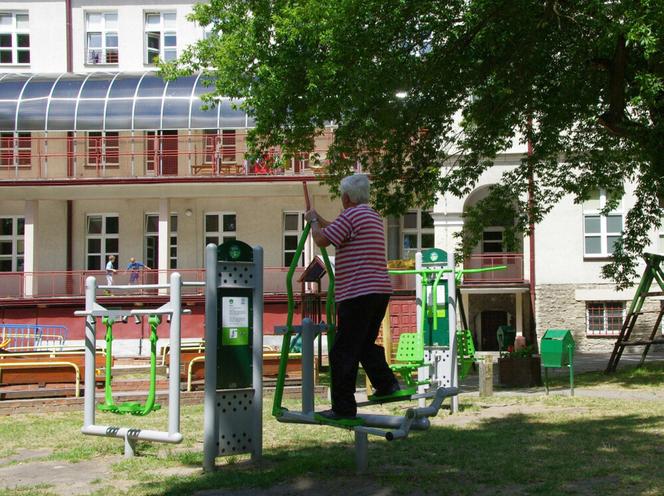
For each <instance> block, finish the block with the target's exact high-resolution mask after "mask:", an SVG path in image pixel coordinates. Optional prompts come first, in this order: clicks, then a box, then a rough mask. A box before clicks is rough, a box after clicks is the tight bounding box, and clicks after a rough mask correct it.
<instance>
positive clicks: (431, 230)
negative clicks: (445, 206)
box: [399, 208, 436, 259]
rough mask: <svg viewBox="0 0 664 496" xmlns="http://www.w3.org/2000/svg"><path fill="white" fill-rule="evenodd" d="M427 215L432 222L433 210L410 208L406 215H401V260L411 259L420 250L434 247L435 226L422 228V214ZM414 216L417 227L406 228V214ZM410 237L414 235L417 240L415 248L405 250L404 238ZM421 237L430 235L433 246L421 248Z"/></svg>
mask: <svg viewBox="0 0 664 496" xmlns="http://www.w3.org/2000/svg"><path fill="white" fill-rule="evenodd" d="M423 212H425V213H428V214H429V216H430V217H431V220H432V222H433V210H422V209H421V208H417V209H415V208H411V209H409V210H408V211H407V212H406V214H404V215H402V216H400V217H399V250H400V253H401V258H403V259H406V258H411V257H414V256H415V253H417V252H418V251H419V250H422V249H429V248H433V247H435V244H436V238H435V226H433V225H432V227H426V228H423V227H422V213H423ZM412 213H415V214H416V219H417V222H416V223H417V226H416V227H406V226H405V222H404V221H405V217H406V215H407V214H412ZM407 235H408V236H412V235H415V236H416V239H417V246H415V247H410V248H406V247H405V240H406V236H407ZM423 235H432V236H433V246H430V247H429V246H427V247H426V248H422V236H423Z"/></svg>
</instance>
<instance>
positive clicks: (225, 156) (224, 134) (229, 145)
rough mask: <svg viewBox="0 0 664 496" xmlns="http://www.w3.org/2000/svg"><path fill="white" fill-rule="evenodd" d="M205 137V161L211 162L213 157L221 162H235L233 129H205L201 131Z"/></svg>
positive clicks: (213, 160)
mask: <svg viewBox="0 0 664 496" xmlns="http://www.w3.org/2000/svg"><path fill="white" fill-rule="evenodd" d="M203 137H204V139H205V163H206V164H213V163H214V162H215V158H216V159H218V160H219V161H220V162H221V163H222V164H233V165H234V164H236V163H237V160H236V158H235V129H227V130H224V131H217V130H216V129H206V130H205V131H204V132H203Z"/></svg>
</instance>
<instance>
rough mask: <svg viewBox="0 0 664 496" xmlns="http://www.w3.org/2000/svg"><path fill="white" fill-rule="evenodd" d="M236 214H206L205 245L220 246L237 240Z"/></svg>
mask: <svg viewBox="0 0 664 496" xmlns="http://www.w3.org/2000/svg"><path fill="white" fill-rule="evenodd" d="M235 220H236V218H235V214H234V213H207V214H205V245H206V246H207V245H208V244H210V243H214V244H216V245H219V244H221V243H225V242H226V241H232V240H234V239H235V236H236V231H237V224H236V222H235Z"/></svg>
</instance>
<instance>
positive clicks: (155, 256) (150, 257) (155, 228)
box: [145, 214, 178, 269]
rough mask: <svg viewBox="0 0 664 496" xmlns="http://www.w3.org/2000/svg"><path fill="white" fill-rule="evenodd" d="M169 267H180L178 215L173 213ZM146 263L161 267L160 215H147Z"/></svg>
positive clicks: (154, 267)
mask: <svg viewBox="0 0 664 496" xmlns="http://www.w3.org/2000/svg"><path fill="white" fill-rule="evenodd" d="M168 251H169V255H168V256H169V262H168V268H169V269H177V268H178V216H177V215H175V214H171V233H170V237H169V246H168ZM145 265H147V266H148V267H150V268H153V269H156V268H158V267H159V215H157V214H147V215H146V216H145Z"/></svg>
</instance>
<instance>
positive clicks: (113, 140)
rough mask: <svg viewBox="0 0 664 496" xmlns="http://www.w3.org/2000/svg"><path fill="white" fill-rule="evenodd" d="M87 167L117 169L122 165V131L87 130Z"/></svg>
mask: <svg viewBox="0 0 664 496" xmlns="http://www.w3.org/2000/svg"><path fill="white" fill-rule="evenodd" d="M86 145H87V156H86V161H85V167H86V168H90V169H97V168H99V167H101V168H103V169H117V168H119V167H120V132H119V131H87V141H86Z"/></svg>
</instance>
